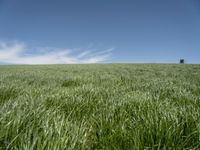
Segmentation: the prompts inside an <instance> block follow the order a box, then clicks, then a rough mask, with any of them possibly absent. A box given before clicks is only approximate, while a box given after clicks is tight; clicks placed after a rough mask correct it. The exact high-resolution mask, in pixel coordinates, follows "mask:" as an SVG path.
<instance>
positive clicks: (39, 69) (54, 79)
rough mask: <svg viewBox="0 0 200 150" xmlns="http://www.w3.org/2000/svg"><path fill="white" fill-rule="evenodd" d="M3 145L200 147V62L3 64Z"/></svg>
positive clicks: (21, 148)
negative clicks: (192, 63)
mask: <svg viewBox="0 0 200 150" xmlns="http://www.w3.org/2000/svg"><path fill="white" fill-rule="evenodd" d="M0 149H2V150H4V149H11V150H48V149H51V150H64V149H69V150H78V149H89V150H90V149H103V150H110V149H113V150H114V149H125V150H128V149H134V150H140V149H141V150H143V149H151V150H152V149H178V150H179V149H180V150H182V149H200V65H173V64H170V65H169V64H93V65H33V66H31V65H1V66H0Z"/></svg>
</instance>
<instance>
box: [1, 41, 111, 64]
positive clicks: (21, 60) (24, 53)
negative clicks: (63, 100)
mask: <svg viewBox="0 0 200 150" xmlns="http://www.w3.org/2000/svg"><path fill="white" fill-rule="evenodd" d="M36 51H37V53H29V52H30V51H29V50H28V48H27V47H26V45H25V44H22V43H19V42H14V43H5V42H0V62H2V63H9V64H76V63H99V62H105V61H106V60H108V59H109V58H110V55H111V52H112V51H113V48H111V49H106V50H83V51H80V52H78V54H77V52H74V51H73V50H71V49H58V48H53V49H52V48H51V49H49V48H40V49H36Z"/></svg>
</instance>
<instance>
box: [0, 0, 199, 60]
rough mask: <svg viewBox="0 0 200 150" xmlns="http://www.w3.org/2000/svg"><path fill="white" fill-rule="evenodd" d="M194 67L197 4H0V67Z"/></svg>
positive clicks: (91, 0)
mask: <svg viewBox="0 0 200 150" xmlns="http://www.w3.org/2000/svg"><path fill="white" fill-rule="evenodd" d="M180 58H184V59H185V60H186V61H187V62H188V63H197V64H199V63H200V0H0V63H2V64H4V63H9V64H59V63H62V64H63V63H101V62H104V63H107V62H108V63H123V62H125V63H178V61H179V59H180Z"/></svg>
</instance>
